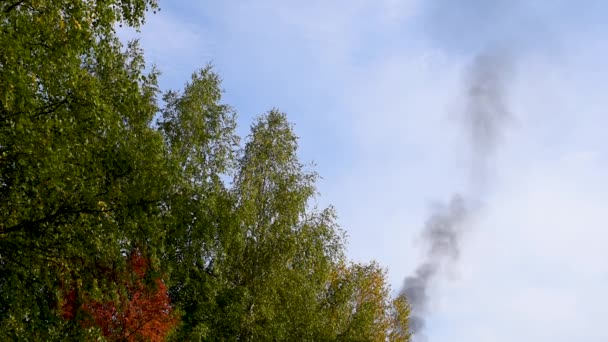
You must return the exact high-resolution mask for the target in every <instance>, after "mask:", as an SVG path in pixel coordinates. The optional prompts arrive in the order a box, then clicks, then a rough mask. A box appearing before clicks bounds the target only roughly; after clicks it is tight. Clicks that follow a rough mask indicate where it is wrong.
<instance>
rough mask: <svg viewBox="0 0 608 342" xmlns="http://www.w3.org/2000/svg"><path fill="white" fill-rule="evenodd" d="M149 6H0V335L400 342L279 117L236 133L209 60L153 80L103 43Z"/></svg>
mask: <svg viewBox="0 0 608 342" xmlns="http://www.w3.org/2000/svg"><path fill="white" fill-rule="evenodd" d="M157 9H158V7H157V4H156V3H155V1H154V0H114V1H89V0H69V1H66V0H6V1H1V2H0V334H1V335H0V336H1V337H0V339H1V340H14V341H51V340H60V341H66V340H98V339H100V338H101V339H102V340H104V339H105V340H109V341H140V340H144V341H165V340H171V341H408V340H409V333H408V315H409V309H408V305H407V303H406V301H405V299H404V298H402V297H398V298H396V299H393V298H391V294H390V292H389V291H390V289H389V286H388V284H387V280H386V276H385V271H384V270H383V269H382V268H381V267H380V266H379V265H377V264H376V263H370V264H359V263H353V262H350V261H348V260H347V258H346V257H345V247H344V243H345V240H344V234H343V232H342V231H341V230H340V228H339V227H338V226H337V225H336V221H335V213H334V211H333V210H332V209H331V208H315V207H312V205H311V203H314V201H313V199H314V196H315V195H316V190H315V181H316V179H317V175H316V174H315V172H314V171H312V170H310V169H309V168H308V167H306V166H305V165H303V164H302V163H301V162H300V161H299V160H298V157H297V137H296V136H295V135H294V132H293V129H292V127H291V125H290V123H289V122H288V121H287V119H286V117H285V115H284V114H283V113H281V112H279V111H277V110H272V111H270V112H268V113H266V114H264V115H261V116H260V117H259V118H258V119H257V120H255V122H254V123H253V124H252V126H251V132H250V135H249V136H248V137H247V138H246V139H244V142H243V143H241V141H240V138H239V137H238V136H237V135H236V133H235V128H236V119H235V117H236V114H235V112H234V111H233V110H232V109H231V107H230V106H228V105H226V104H224V103H223V102H222V99H221V96H222V91H221V85H220V78H219V77H218V75H217V74H216V73H215V72H214V71H213V70H212V68H210V67H206V68H204V69H202V70H200V71H198V72H196V73H194V74H193V76H192V79H191V80H189V81H188V83H187V84H186V86H185V88H184V89H182V90H179V91H167V92H161V91H160V89H159V87H158V85H157V76H158V72H157V71H156V70H151V71H146V69H145V62H144V56H143V52H142V51H141V50H140V49H139V48H138V45H137V44H136V43H135V42H133V43H130V44H128V46H123V45H122V44H121V43H120V41H119V40H118V38H117V36H116V34H115V31H114V27H115V26H116V25H128V26H132V27H138V26H140V25H141V24H142V23H143V20H144V16H145V14H146V12H148V11H156V10H157ZM161 100H162V101H161Z"/></svg>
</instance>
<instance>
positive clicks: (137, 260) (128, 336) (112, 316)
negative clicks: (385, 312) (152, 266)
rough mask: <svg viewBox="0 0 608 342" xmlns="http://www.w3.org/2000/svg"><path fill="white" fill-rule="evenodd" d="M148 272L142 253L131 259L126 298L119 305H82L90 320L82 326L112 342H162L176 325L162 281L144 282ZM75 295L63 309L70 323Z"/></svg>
mask: <svg viewBox="0 0 608 342" xmlns="http://www.w3.org/2000/svg"><path fill="white" fill-rule="evenodd" d="M148 268H149V264H148V260H147V259H146V258H144V257H143V256H142V255H141V253H139V252H134V253H133V254H132V255H131V258H130V262H129V269H130V271H131V272H132V275H134V276H135V277H134V278H131V279H130V280H129V281H127V283H126V284H125V287H126V290H127V291H126V292H127V295H126V296H121V298H120V301H119V303H115V302H113V301H105V302H100V301H94V300H89V301H85V303H83V304H82V305H80V309H81V310H83V311H84V313H86V314H87V315H88V316H89V317H90V319H87V320H84V321H83V322H82V324H83V325H84V326H97V327H99V328H100V329H101V331H102V333H103V335H104V336H105V337H106V338H108V339H109V340H114V341H141V340H144V341H152V342H156V341H163V340H164V339H165V337H166V336H167V334H168V333H169V332H170V331H171V329H172V328H173V327H174V326H175V325H176V324H177V319H176V317H175V315H173V314H172V307H171V305H170V299H169V295H168V293H167V286H166V285H165V284H164V282H163V281H162V280H161V279H156V280H155V283H154V284H148V283H146V282H145V280H144V277H145V275H146V272H147V270H148ZM76 299H77V295H76V291H74V290H72V291H71V292H70V293H68V295H67V296H66V300H65V304H64V305H63V317H64V318H65V319H73V318H74V317H75V313H76V310H77V305H76V304H75V303H76Z"/></svg>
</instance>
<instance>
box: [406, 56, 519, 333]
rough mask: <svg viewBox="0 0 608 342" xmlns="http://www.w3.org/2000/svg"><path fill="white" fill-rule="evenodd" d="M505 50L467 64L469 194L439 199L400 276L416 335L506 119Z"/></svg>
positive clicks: (476, 199)
mask: <svg viewBox="0 0 608 342" xmlns="http://www.w3.org/2000/svg"><path fill="white" fill-rule="evenodd" d="M507 62H508V61H507V59H506V57H505V54H499V53H484V54H480V55H478V56H477V57H476V58H475V59H474V60H473V62H472V64H471V66H470V68H468V69H467V72H466V77H465V84H466V91H465V93H464V94H463V95H464V96H465V110H464V113H463V115H462V116H461V119H462V120H461V121H462V123H463V128H464V129H465V131H466V134H467V136H468V138H469V139H468V140H469V141H468V142H469V147H470V153H471V165H470V168H471V177H472V180H471V184H472V185H473V191H471V193H470V194H469V197H465V196H464V195H461V194H455V195H453V196H452V198H451V200H450V201H449V203H448V204H446V205H439V206H437V208H435V210H434V211H433V212H432V213H431V215H430V216H429V218H428V220H427V221H426V223H425V225H424V229H423V232H422V238H423V241H424V243H425V255H424V259H423V260H422V262H421V263H420V265H419V266H418V267H417V268H416V269H415V271H414V274H413V275H411V276H408V277H406V278H405V281H404V285H403V288H402V290H401V293H402V294H403V295H405V296H406V298H407V299H408V301H409V304H410V306H411V310H412V312H411V318H410V330H411V332H412V333H413V334H414V336H415V337H416V338H418V337H420V336H421V333H422V331H423V330H424V327H425V318H426V315H427V314H428V311H429V307H428V305H429V299H430V298H429V297H430V294H429V287H430V285H431V283H432V282H433V280H434V279H435V278H437V276H438V275H439V274H440V272H441V271H442V269H445V267H447V266H450V265H452V264H453V261H456V260H457V259H458V257H459V255H460V243H461V239H462V235H463V233H464V232H465V231H466V230H467V229H466V228H468V227H467V226H468V222H469V219H470V218H471V215H472V214H474V210H473V209H472V208H471V206H470V205H469V204H470V203H478V202H480V201H481V200H482V198H479V197H480V196H481V194H482V193H483V191H482V190H483V189H480V188H483V187H485V186H486V185H485V184H486V182H487V177H488V173H489V166H490V164H491V163H492V160H493V157H494V155H495V153H496V149H497V146H498V143H499V142H500V140H501V137H502V135H503V131H504V126H505V124H506V123H507V122H508V116H509V110H508V107H507V104H506V99H505V90H506V89H505V81H506V76H507V74H508V73H509V71H510V69H509V68H508V66H509V63H507Z"/></svg>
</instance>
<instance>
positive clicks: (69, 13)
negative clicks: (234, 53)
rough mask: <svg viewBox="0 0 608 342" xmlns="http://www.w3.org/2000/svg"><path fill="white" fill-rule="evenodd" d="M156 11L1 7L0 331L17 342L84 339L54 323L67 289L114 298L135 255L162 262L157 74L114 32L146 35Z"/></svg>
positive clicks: (130, 0) (163, 175)
mask: <svg viewBox="0 0 608 342" xmlns="http://www.w3.org/2000/svg"><path fill="white" fill-rule="evenodd" d="M149 8H152V9H154V8H156V4H155V3H154V2H153V1H147V0H122V1H116V2H95V1H59V0H23V1H17V0H15V1H3V2H1V3H0V45H1V46H2V47H3V48H2V49H0V330H1V331H2V332H3V333H4V334H5V336H7V338H9V339H13V340H49V339H64V338H65V335H66V334H70V333H71V334H80V333H83V331H81V330H80V329H77V327H78V325H74V324H72V323H71V322H65V321H64V320H62V319H61V317H60V315H59V314H58V312H59V308H58V303H59V302H60V300H61V296H62V295H64V294H65V291H63V289H64V288H65V287H69V286H76V287H78V288H81V289H82V291H81V292H83V293H84V292H88V293H91V294H92V295H94V296H97V297H102V296H111V295H112V293H116V291H118V289H117V288H116V287H115V286H114V285H115V283H116V282H115V281H113V279H111V278H108V277H106V274H105V273H104V272H103V270H107V269H117V268H121V267H124V266H125V265H124V264H125V262H124V261H123V260H124V258H122V256H123V255H124V253H126V252H127V251H129V250H130V249H132V248H133V247H134V246H146V248H145V250H146V251H147V253H148V254H149V255H150V256H151V257H154V255H155V249H156V246H157V245H158V242H159V241H160V239H158V238H156V237H158V236H162V233H159V232H157V231H155V229H156V227H157V222H158V220H157V216H158V215H157V213H158V212H159V210H160V208H159V206H158V203H159V201H160V200H161V199H162V198H163V196H164V189H165V184H166V181H167V179H168V170H169V169H168V168H167V167H165V166H166V165H165V164H166V163H165V161H164V160H165V159H164V157H163V152H162V151H163V149H164V145H163V140H162V136H161V135H160V134H159V133H158V132H156V131H155V130H153V129H151V128H150V123H151V120H152V118H153V117H154V115H155V113H156V112H157V107H156V99H155V97H156V93H157V86H156V73H155V72H152V73H148V74H146V73H145V72H144V62H143V56H142V52H141V51H140V50H139V48H138V47H137V44H135V43H133V44H130V45H129V46H128V47H127V49H124V48H123V46H122V45H121V44H120V42H119V41H118V39H117V38H116V37H115V35H114V33H113V30H114V29H113V27H114V25H115V24H116V23H117V22H122V23H125V24H128V25H133V26H137V25H140V24H141V23H142V21H143V14H144V12H145V11H146V10H147V9H149ZM153 231H155V232H154V233H152V232H153ZM70 331H71V332H70ZM74 338H76V337H74Z"/></svg>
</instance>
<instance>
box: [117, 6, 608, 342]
mask: <svg viewBox="0 0 608 342" xmlns="http://www.w3.org/2000/svg"><path fill="white" fill-rule="evenodd" d="M161 7H162V11H161V12H159V14H157V15H154V16H150V17H149V19H148V23H147V24H146V25H145V26H144V28H143V29H142V31H141V33H134V32H126V31H122V32H121V35H123V37H124V38H132V37H139V38H140V39H141V43H142V46H143V48H144V49H145V51H146V56H147V59H148V61H149V62H151V63H155V64H156V65H157V66H158V67H159V68H160V70H161V71H162V73H163V75H162V77H161V85H162V87H163V88H164V89H168V88H177V89H179V88H181V87H182V85H183V84H184V83H185V82H186V81H187V80H188V78H189V75H190V74H191V73H192V72H193V71H194V70H196V69H197V68H200V67H203V66H204V65H206V64H207V63H208V62H212V63H213V64H214V65H215V67H216V70H217V71H218V72H219V73H220V75H221V76H222V77H223V79H224V83H223V87H224V89H225V91H226V94H225V98H224V99H225V102H227V103H229V104H231V105H233V106H234V107H235V109H236V110H237V111H238V113H239V123H240V129H239V130H240V131H239V132H240V133H241V134H243V135H244V134H246V133H247V131H248V128H249V125H250V123H251V122H252V118H253V117H255V116H257V115H259V114H262V113H264V112H265V111H267V110H269V109H271V108H273V107H277V108H279V109H281V110H282V111H285V112H286V113H287V114H288V116H289V118H290V119H291V120H292V121H293V122H294V123H295V130H296V132H297V134H298V135H299V136H300V137H301V139H300V146H301V156H302V160H303V161H305V162H312V161H314V162H315V163H316V164H317V167H316V170H317V171H319V172H320V174H321V175H322V177H323V179H322V180H321V181H320V183H319V190H320V192H321V197H320V199H319V203H320V204H321V205H327V204H333V205H334V206H335V207H336V209H337V211H338V214H339V217H340V218H339V220H340V223H341V225H342V226H343V227H344V228H345V229H346V230H347V232H348V234H349V255H350V256H351V257H352V258H354V259H355V260H360V261H369V260H372V259H375V260H378V261H379V262H380V263H381V264H383V265H384V266H386V267H388V269H389V279H390V282H391V284H392V286H393V288H395V289H398V288H399V287H400V286H401V283H402V281H403V278H404V277H405V276H406V275H408V274H409V273H410V272H412V270H413V269H414V268H415V267H416V264H417V262H419V260H420V256H421V253H422V250H421V249H420V248H419V239H418V237H419V234H420V230H421V228H422V226H423V224H424V221H425V218H426V216H427V215H428V213H429V208H430V204H432V203H433V202H434V201H444V200H446V199H448V198H449V196H450V195H451V194H452V193H453V192H456V191H462V190H464V189H466V188H467V186H468V185H467V182H468V181H469V178H468V175H469V170H468V168H469V167H468V165H469V157H470V156H469V155H468V151H469V149H468V148H467V143H466V139H465V137H464V134H463V132H462V127H461V125H460V124H459V120H458V116H457V115H456V114H455V113H458V112H459V111H461V109H462V106H463V97H462V94H463V91H464V90H463V76H464V73H465V70H466V67H467V66H468V65H469V63H470V62H471V60H472V59H473V58H474V57H475V56H476V55H477V54H478V53H480V52H482V51H485V50H488V49H489V50H493V51H501V52H503V53H505V54H507V55H509V58H510V60H511V61H512V64H513V68H512V71H511V72H510V75H509V77H508V82H507V87H506V88H507V98H508V103H509V108H510V111H511V114H512V120H511V121H510V123H509V124H508V130H507V133H506V134H505V138H504V139H503V142H502V144H501V146H500V148H499V149H498V153H497V156H496V158H495V160H494V164H493V167H492V169H491V175H490V176H489V178H490V180H491V181H490V183H491V186H490V188H489V190H488V191H487V193H486V194H485V195H484V198H483V199H482V200H483V202H484V203H485V205H484V208H483V210H482V211H481V212H479V213H478V214H477V215H476V217H475V220H474V223H473V225H472V227H471V229H470V231H469V232H468V234H467V236H466V237H465V240H464V242H463V244H464V245H463V252H462V255H461V258H460V260H459V261H458V263H457V264H455V265H454V267H452V268H451V269H450V270H449V271H448V272H445V274H444V275H443V276H442V277H441V278H440V279H438V281H436V282H435V283H434V284H433V288H432V301H431V310H432V312H431V314H430V320H429V326H428V331H427V337H428V339H429V341H452V342H459V341H463V342H465V341H466V342H492V341H500V342H502V341H505V342H506V341H513V340H517V341H547V340H551V341H554V342H559V341H588V342H594V341H608V330H606V329H604V328H603V326H604V323H605V322H604V319H603V317H606V316H607V315H608V296H607V295H606V294H605V290H604V288H605V284H607V283H608V263H606V262H605V260H607V258H608V248H606V247H605V246H606V245H608V220H607V216H608V210H606V208H607V207H608V182H607V181H606V175H607V174H608V173H607V172H608V159H607V156H608V154H607V153H608V144H606V138H605V137H606V133H605V131H606V127H608V116H606V115H605V114H606V108H608V96H607V95H606V94H605V89H606V81H607V80H608V69H607V66H608V65H607V64H608V62H606V61H607V60H608V59H607V58H606V57H607V52H608V40H606V39H605V37H606V35H607V34H608V24H605V23H604V21H605V20H603V19H605V18H602V16H603V14H605V13H607V11H608V3H606V2H603V1H599V0H598V1H591V0H589V1H584V0H582V1H567V0H555V1H541V0H536V1H533V0H528V1H524V0H493V1H487V0H485V1H484V0H375V1H372V0H355V1H345V0H333V1H329V0H325V1H320V0H311V1H307V2H301V1H292V2H289V1H279V0H256V1H253V0H242V1H185V0H184V1H171V2H169V1H164V2H163V1H162V0H161Z"/></svg>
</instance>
